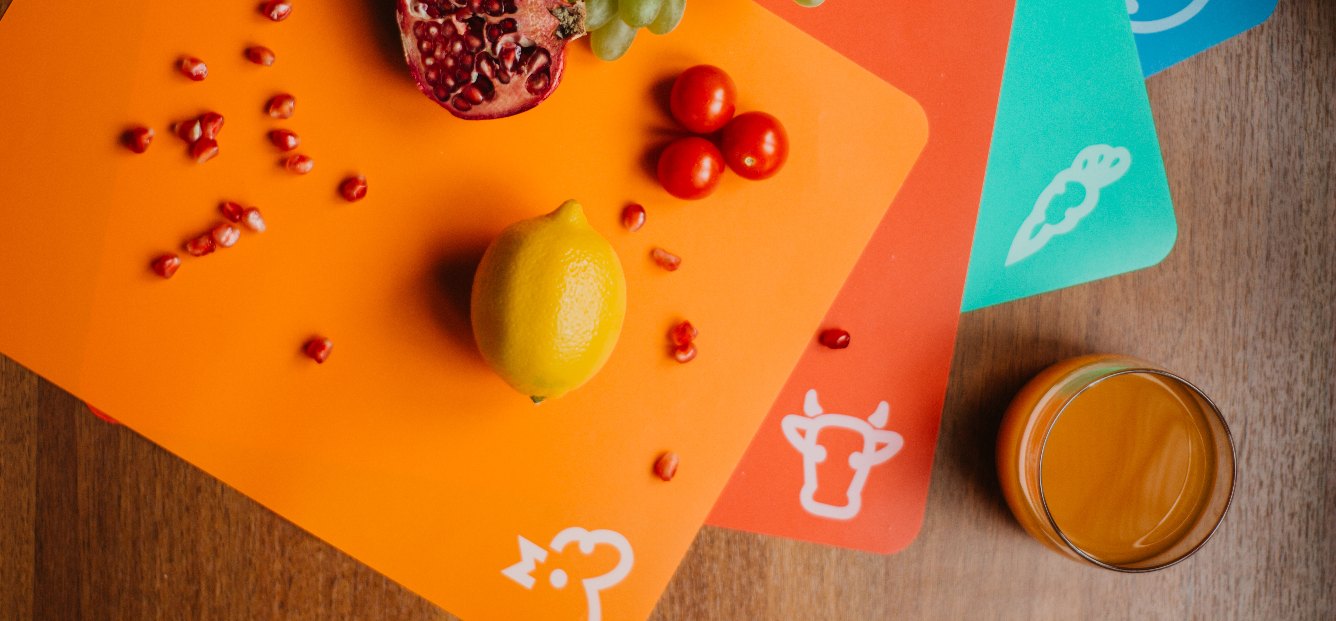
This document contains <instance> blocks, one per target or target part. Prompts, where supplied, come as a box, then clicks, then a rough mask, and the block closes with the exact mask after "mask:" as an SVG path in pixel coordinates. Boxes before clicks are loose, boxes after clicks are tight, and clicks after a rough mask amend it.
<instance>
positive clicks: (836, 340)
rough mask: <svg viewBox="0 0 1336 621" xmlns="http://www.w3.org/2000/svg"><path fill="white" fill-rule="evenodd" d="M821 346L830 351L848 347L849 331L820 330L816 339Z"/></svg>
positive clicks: (836, 329)
mask: <svg viewBox="0 0 1336 621" xmlns="http://www.w3.org/2000/svg"><path fill="white" fill-rule="evenodd" d="M818 340H819V341H821V344H822V345H825V346H826V347H829V348H831V349H844V348H846V347H848V346H849V331H848V330H841V329H839V328H830V329H829V330H822V331H821V336H820V337H819V338H818Z"/></svg>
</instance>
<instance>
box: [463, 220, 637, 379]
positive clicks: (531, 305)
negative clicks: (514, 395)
mask: <svg viewBox="0 0 1336 621" xmlns="http://www.w3.org/2000/svg"><path fill="white" fill-rule="evenodd" d="M471 315H472V320H473V338H474V340H476V341H477V343H478V349H479V350H481V351H482V356H483V359H485V360H486V361H487V364H488V365H489V366H491V367H492V369H493V370H495V371H496V372H497V374H498V375H500V376H501V378H502V379H504V380H506V383H508V384H510V385H511V386H512V387H514V388H515V390H518V391H520V392H521V393H523V394H526V395H529V397H530V398H532V399H533V401H534V403H539V402H541V401H542V400H544V399H550V398H554V397H560V396H561V395H563V394H566V393H567V392H569V391H571V390H574V389H576V388H579V387H580V386H581V385H583V384H584V383H585V382H587V381H589V380H590V378H592V377H594V375H595V374H596V373H598V370H599V369H600V368H602V367H603V363H605V362H607V360H608V356H609V355H611V354H612V349H613V347H615V346H616V345H617V337H618V336H619V335H620V334H621V331H622V320H623V318H624V317H625V315H626V276H625V275H624V274H623V273H622V264H621V261H619V260H618V258H617V252H616V251H615V250H613V248H612V245H611V244H609V243H608V240H606V239H604V238H603V237H602V236H601V235H599V234H598V231H595V230H594V229H593V227H591V226H589V221H588V220H586V219H585V215H584V208H583V207H581V206H580V203H577V202H575V201H566V202H565V203H562V205H561V206H560V207H558V208H557V210H556V211H553V212H552V213H550V214H547V215H545V216H539V217H537V218H531V219H528V220H522V221H520V222H516V223H515V224H512V225H511V226H510V227H508V228H507V229H506V230H504V231H502V232H501V234H500V235H499V236H498V237H497V238H496V239H495V240H493V241H492V243H491V245H490V246H488V247H487V252H486V253H484V254H483V256H482V263H480V264H479V265H478V272H477V275H476V276H475V277H474V279H473V296H472V302H471Z"/></svg>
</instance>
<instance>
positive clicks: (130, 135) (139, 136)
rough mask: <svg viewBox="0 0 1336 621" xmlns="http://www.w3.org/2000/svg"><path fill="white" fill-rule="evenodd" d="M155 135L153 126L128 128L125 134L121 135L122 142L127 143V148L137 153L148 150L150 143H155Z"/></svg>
mask: <svg viewBox="0 0 1336 621" xmlns="http://www.w3.org/2000/svg"><path fill="white" fill-rule="evenodd" d="M153 136H154V132H153V128H152V127H136V128H134V129H128V130H126V131H125V134H123V135H122V136H121V142H122V143H123V144H124V145H125V148H127V149H129V150H131V151H134V152H135V153H143V152H145V151H147V150H148V146H149V145H151V144H153Z"/></svg>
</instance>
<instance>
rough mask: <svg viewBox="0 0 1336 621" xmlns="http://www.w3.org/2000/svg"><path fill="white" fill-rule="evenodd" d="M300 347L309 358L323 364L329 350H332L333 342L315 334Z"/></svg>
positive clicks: (327, 357)
mask: <svg viewBox="0 0 1336 621" xmlns="http://www.w3.org/2000/svg"><path fill="white" fill-rule="evenodd" d="M302 349H303V351H305V352H306V355H307V356H309V357H310V358H311V360H314V361H316V362H318V363H320V364H324V362H325V361H326V360H328V359H329V352H331V351H333V350H334V343H333V342H331V341H330V340H329V339H327V338H324V337H322V336H317V337H315V338H313V339H311V340H309V341H307V342H306V346H305V347H303V348H302Z"/></svg>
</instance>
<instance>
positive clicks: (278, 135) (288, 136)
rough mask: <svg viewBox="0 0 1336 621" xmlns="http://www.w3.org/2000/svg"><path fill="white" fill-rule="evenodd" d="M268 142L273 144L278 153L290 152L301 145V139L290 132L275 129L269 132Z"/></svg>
mask: <svg viewBox="0 0 1336 621" xmlns="http://www.w3.org/2000/svg"><path fill="white" fill-rule="evenodd" d="M269 142H272V143H274V146H276V147H278V150H279V151H291V150H293V149H296V148H297V147H298V146H299V145H300V144H301V143H302V139H301V138H298V137H297V134H296V133H295V132H293V131H291V130H287V129H275V130H273V131H271V132H269Z"/></svg>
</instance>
